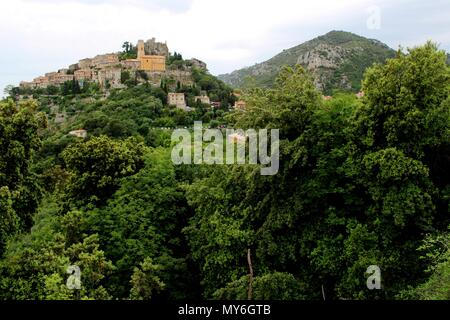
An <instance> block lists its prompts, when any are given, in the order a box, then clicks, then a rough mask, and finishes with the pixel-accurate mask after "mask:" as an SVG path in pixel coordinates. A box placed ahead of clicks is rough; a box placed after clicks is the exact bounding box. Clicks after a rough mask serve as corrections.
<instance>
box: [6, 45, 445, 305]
mask: <svg viewBox="0 0 450 320" xmlns="http://www.w3.org/2000/svg"><path fill="white" fill-rule="evenodd" d="M176 60H177V57H175V58H173V61H172V62H176ZM446 60H447V55H446V53H445V52H444V51H440V50H439V49H438V48H437V46H436V45H434V44H433V43H427V44H425V45H423V46H421V47H417V48H413V49H409V50H408V51H406V52H402V51H398V52H397V54H396V56H395V57H394V58H392V59H388V60H387V61H386V63H384V64H376V65H373V66H372V67H370V68H368V69H367V70H366V72H365V76H364V80H363V82H362V90H363V92H364V97H363V98H361V99H357V98H356V97H355V95H354V94H348V93H344V92H342V93H335V94H334V96H333V99H331V100H328V101H325V100H323V99H322V94H321V93H320V92H319V91H317V90H316V88H315V86H314V82H313V79H312V77H311V75H310V74H308V73H307V72H306V71H305V70H304V69H303V68H302V67H300V66H296V67H285V68H284V69H283V70H282V71H281V72H280V74H279V75H278V78H277V80H276V84H275V85H274V87H272V88H251V89H248V90H246V91H244V92H243V95H242V99H244V100H245V101H246V108H245V110H243V111H242V110H232V111H229V110H228V108H227V107H226V106H227V105H230V104H232V103H233V102H234V100H233V99H234V97H233V95H232V92H233V90H232V89H231V88H229V87H228V86H226V85H225V84H224V83H222V82H221V81H219V80H217V79H215V78H214V77H213V76H211V75H210V74H207V73H205V72H200V71H198V72H197V73H195V74H194V77H195V85H194V86H193V87H189V88H187V87H186V88H181V87H180V88H178V89H179V90H183V91H184V92H186V94H187V96H188V100H189V97H193V96H195V95H197V94H198V92H199V91H200V90H205V91H207V92H208V95H209V96H210V97H212V96H214V99H215V100H220V101H222V107H221V108H216V109H211V108H207V106H205V105H202V104H200V103H198V104H196V105H194V104H191V105H193V106H194V107H195V111H193V112H185V111H183V110H178V109H176V108H174V107H171V106H167V105H166V95H167V87H166V86H165V84H161V86H160V87H152V86H150V85H148V84H146V83H142V82H137V81H129V82H128V83H127V86H128V87H127V88H125V89H114V90H110V91H109V94H108V95H105V94H104V93H103V92H102V91H101V90H100V89H99V88H98V87H96V86H94V85H92V86H85V87H83V88H80V87H78V86H77V85H76V84H75V83H67V84H65V85H63V86H62V87H61V88H49V89H48V90H47V91H46V92H44V91H41V92H28V93H23V92H22V93H21V94H22V95H23V94H26V95H28V97H26V98H23V99H19V100H18V99H16V95H15V94H14V92H13V93H12V94H11V97H10V98H7V99H4V100H3V101H1V102H0V150H1V152H0V299H19V300H21V299H138V300H148V299H156V300H174V299H247V298H248V297H249V295H250V298H252V299H287V300H290V299H292V300H297V299H322V298H323V296H326V297H327V299H450V230H449V226H450V214H449V213H450V212H449V211H450V210H449V209H450V207H449V205H450V204H449V198H450V174H449V170H448V168H449V165H450V95H449V93H450V67H449V66H448V65H447V64H446ZM124 76H125V77H126V75H124ZM16 93H17V92H16ZM28 98H30V99H28ZM31 98H32V99H31ZM191 103H193V102H191ZM54 108H58V109H59V111H61V112H62V111H63V112H65V114H66V115H67V117H68V120H67V121H66V122H65V123H64V124H62V125H58V124H55V122H54V119H53V117H54V116H53V113H52V109H54ZM194 120H202V121H203V124H204V125H205V127H228V128H242V129H248V128H254V129H260V128H266V129H279V130H280V169H279V172H278V174H276V175H273V176H262V175H260V166H259V165H250V164H246V165H237V164H236V165H174V164H173V163H172V161H171V149H172V144H171V131H172V130H173V128H176V127H187V128H190V127H191V126H192V124H193V122H194ZM79 128H84V129H86V130H87V131H88V137H87V138H86V139H83V138H76V137H73V136H69V135H68V134H67V133H68V132H69V131H70V130H74V129H79ZM250 261H251V267H252V268H251V269H252V272H251V274H250V271H249V264H250V263H249V262H250ZM71 265H76V266H78V267H79V269H80V271H81V289H80V290H72V289H69V288H68V286H67V285H66V280H67V278H68V276H69V275H68V274H67V268H68V266H71ZM371 265H377V266H379V267H380V269H381V279H382V280H381V281H382V282H381V283H382V287H381V290H369V289H368V288H367V286H366V280H367V276H368V275H367V274H366V270H367V268H368V267H369V266H371ZM249 289H251V290H249Z"/></svg>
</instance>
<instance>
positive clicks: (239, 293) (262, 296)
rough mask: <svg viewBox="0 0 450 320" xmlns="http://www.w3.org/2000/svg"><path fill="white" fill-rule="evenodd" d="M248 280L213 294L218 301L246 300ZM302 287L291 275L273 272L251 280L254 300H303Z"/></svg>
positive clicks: (245, 279) (241, 280) (235, 282)
mask: <svg viewBox="0 0 450 320" xmlns="http://www.w3.org/2000/svg"><path fill="white" fill-rule="evenodd" d="M248 288H249V278H248V276H244V277H242V278H241V279H239V280H237V281H234V282H232V283H229V284H228V285H227V286H226V287H225V288H222V289H219V290H217V291H216V292H214V295H213V296H214V298H215V299H219V300H245V299H247V298H248ZM301 289H302V285H301V283H300V282H299V281H298V280H296V279H295V277H294V276H293V275H292V274H289V273H282V272H275V273H271V274H265V275H263V276H261V277H256V278H254V279H253V283H252V298H253V299H255V300H303V299H305V298H306V297H304V296H302V295H300V294H299V293H300V292H301Z"/></svg>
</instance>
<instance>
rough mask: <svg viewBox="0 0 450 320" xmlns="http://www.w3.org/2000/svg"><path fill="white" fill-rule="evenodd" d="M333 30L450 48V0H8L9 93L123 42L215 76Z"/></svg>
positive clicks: (1, 59) (2, 39)
mask: <svg viewBox="0 0 450 320" xmlns="http://www.w3.org/2000/svg"><path fill="white" fill-rule="evenodd" d="M331 30H344V31H350V32H353V33H356V34H359V35H362V36H365V37H368V38H374V39H378V40H380V41H382V42H384V43H386V44H387V45H389V46H390V47H391V48H394V49H396V48H398V47H399V46H400V45H401V46H402V47H412V46H416V45H420V44H423V43H424V42H425V41H427V40H433V41H435V42H437V43H439V44H440V48H442V49H444V50H447V51H448V52H450V1H449V0H429V1H424V0H339V1H337V0H314V1H311V0H308V1H303V0H277V1H273V0H147V1H144V0H14V1H8V0H0V43H1V48H0V96H1V95H3V88H4V87H5V86H6V85H8V84H13V85H18V84H19V82H20V81H22V80H25V81H30V80H32V79H33V78H35V77H37V76H39V75H42V74H44V73H46V72H50V71H56V70H58V69H61V68H64V67H67V66H69V65H70V64H73V63H76V62H77V61H78V60H80V59H83V58H87V57H93V56H95V55H97V54H101V53H109V52H117V51H120V50H121V46H122V43H123V42H125V41H131V42H133V43H136V42H137V40H139V39H144V40H146V39H149V38H153V37H155V38H156V40H157V41H161V42H164V41H167V44H168V46H169V49H170V51H171V52H174V51H177V52H179V53H181V54H182V55H183V57H184V58H191V57H195V58H198V59H200V60H203V61H205V62H206V63H207V64H208V68H209V70H210V72H211V73H212V74H214V75H218V74H222V73H228V72H231V71H233V70H236V69H239V68H242V67H245V66H251V65H253V64H255V63H257V62H262V61H265V60H267V59H269V58H271V57H272V56H274V55H275V54H277V53H279V52H280V51H282V50H283V49H287V48H290V47H293V46H296V45H298V44H300V43H303V42H305V41H307V40H310V39H312V38H315V37H317V36H320V35H323V34H325V33H327V32H329V31H331Z"/></svg>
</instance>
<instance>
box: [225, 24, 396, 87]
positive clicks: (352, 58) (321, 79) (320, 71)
mask: <svg viewBox="0 0 450 320" xmlns="http://www.w3.org/2000/svg"><path fill="white" fill-rule="evenodd" d="M393 56H394V50H392V49H390V48H389V47H388V46H387V45H385V44H383V43H381V42H380V41H378V40H373V39H367V38H364V37H361V36H358V35H355V34H353V33H350V32H344V31H331V32H329V33H327V34H325V35H323V36H320V37H317V38H315V39H313V40H310V41H307V42H305V43H303V44H300V45H298V46H296V47H293V48H290V49H287V50H283V52H281V53H279V54H278V55H276V56H274V57H273V58H271V59H269V60H267V61H265V62H262V63H258V64H255V65H254V66H251V67H248V68H244V69H240V70H236V71H234V72H232V73H229V74H224V75H220V76H219V79H221V80H223V81H224V82H226V83H228V84H230V85H232V86H236V87H245V86H248V85H249V84H252V85H256V86H264V87H268V86H271V85H272V84H273V82H274V80H275V78H276V76H277V74H278V72H279V71H280V68H281V67H282V66H284V65H288V66H294V65H295V64H301V65H302V66H303V67H305V68H306V69H308V70H309V71H310V72H311V73H312V74H313V76H314V79H315V84H316V86H317V88H318V89H320V90H322V91H323V92H325V93H330V92H331V90H332V89H344V90H351V91H358V90H359V89H360V85H361V79H362V78H363V74H364V70H365V69H366V68H367V67H368V66H370V65H372V64H373V63H375V62H384V61H385V60H386V59H387V58H389V57H393Z"/></svg>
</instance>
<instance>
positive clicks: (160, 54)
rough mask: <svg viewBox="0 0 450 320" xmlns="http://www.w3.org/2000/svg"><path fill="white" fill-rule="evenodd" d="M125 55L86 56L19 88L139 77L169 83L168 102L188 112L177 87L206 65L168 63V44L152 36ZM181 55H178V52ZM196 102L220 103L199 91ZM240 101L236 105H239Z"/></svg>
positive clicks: (119, 84)
mask: <svg viewBox="0 0 450 320" xmlns="http://www.w3.org/2000/svg"><path fill="white" fill-rule="evenodd" d="M127 50H128V51H129V52H126V53H127V54H124V53H123V52H119V53H107V54H101V55H97V56H95V57H93V58H85V59H81V60H79V61H78V63H75V64H72V65H70V66H69V67H68V68H65V69H60V70H58V71H56V72H49V73H46V74H45V75H43V76H40V77H37V78H35V79H33V81H31V82H26V81H23V82H21V83H20V88H21V89H25V90H26V89H31V90H34V89H47V88H48V87H50V86H62V85H63V84H65V83H67V82H69V81H76V82H77V83H78V85H79V86H80V87H83V86H84V85H85V84H86V83H95V84H98V85H99V87H100V88H101V89H120V88H126V87H127V86H126V80H128V79H139V80H140V81H142V82H147V83H149V84H151V85H153V86H162V85H163V84H165V85H167V84H169V86H170V89H171V90H170V91H171V92H168V94H167V104H168V105H173V106H176V107H177V108H180V109H183V110H185V111H191V110H192V108H190V107H189V106H188V105H187V101H186V97H185V94H184V93H183V92H177V89H179V88H180V87H183V86H193V85H194V80H193V69H198V70H202V71H205V72H206V71H207V65H206V64H205V63H204V62H202V61H200V60H198V59H195V58H193V59H190V60H185V61H184V64H183V65H182V66H180V64H169V63H168V62H169V61H170V60H171V55H170V52H169V48H168V46H167V43H162V42H157V41H156V40H155V38H152V39H149V40H147V41H143V40H139V41H138V42H137V45H136V47H133V46H132V45H131V44H130V45H129V47H128V44H127ZM180 56H181V55H180ZM195 101H200V102H201V103H202V104H208V105H211V106H212V107H219V106H220V102H218V101H211V100H210V97H209V96H208V95H207V92H205V91H202V92H201V93H200V95H198V96H196V97H195ZM243 106H244V103H243V102H242V101H240V102H238V103H236V104H235V107H237V108H242V107H243Z"/></svg>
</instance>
